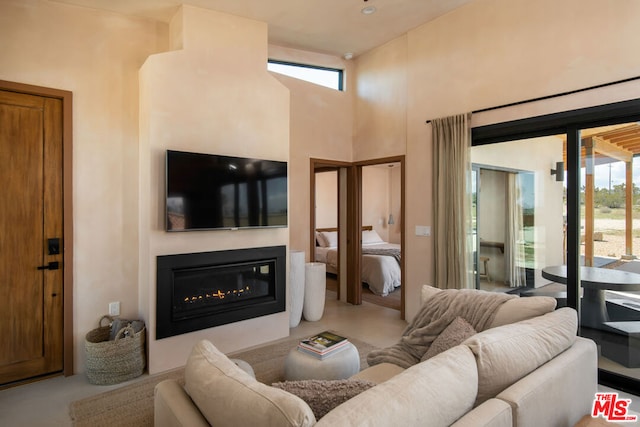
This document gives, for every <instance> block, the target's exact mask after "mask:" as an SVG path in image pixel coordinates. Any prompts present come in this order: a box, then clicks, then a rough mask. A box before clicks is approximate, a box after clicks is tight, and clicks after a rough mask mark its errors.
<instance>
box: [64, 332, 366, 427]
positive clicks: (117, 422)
mask: <svg viewBox="0 0 640 427" xmlns="http://www.w3.org/2000/svg"><path fill="white" fill-rule="evenodd" d="M318 332H320V331H318ZM298 341H299V339H297V338H285V339H282V340H278V341H277V342H275V343H272V344H268V345H265V346H261V347H257V348H254V349H251V350H246V351H242V352H238V353H233V354H230V355H229V357H232V358H237V359H241V360H244V361H245V362H247V363H249V364H250V365H251V367H252V368H253V370H254V372H255V374H256V379H257V380H258V381H260V382H262V383H265V384H271V383H274V382H278V381H283V379H284V359H285V357H286V356H287V354H288V353H289V350H291V349H292V348H294V347H295V346H296V345H297V344H298ZM349 341H351V342H352V343H353V345H355V346H356V348H357V349H358V352H359V353H360V369H364V368H366V367H367V366H368V365H367V354H368V353H369V352H370V351H371V350H374V349H375V348H376V347H374V346H372V345H371V344H368V343H365V342H363V341H360V340H358V339H355V338H351V337H349ZM166 379H175V380H177V381H178V382H180V383H184V368H178V369H174V370H171V371H168V372H163V373H161V374H156V375H152V376H149V377H146V378H143V379H140V380H139V381H136V382H135V383H133V384H128V385H126V386H123V387H121V388H119V389H116V390H111V391H108V392H105V393H102V394H99V395H96V396H92V397H88V398H85V399H81V400H77V401H75V402H72V403H71V404H70V405H69V414H70V416H71V420H72V422H73V425H74V426H76V427H85V426H87V427H102V426H109V427H112V426H123V427H128V426H131V427H141V426H153V389H154V387H155V386H156V384H158V383H159V382H160V381H163V380H166Z"/></svg>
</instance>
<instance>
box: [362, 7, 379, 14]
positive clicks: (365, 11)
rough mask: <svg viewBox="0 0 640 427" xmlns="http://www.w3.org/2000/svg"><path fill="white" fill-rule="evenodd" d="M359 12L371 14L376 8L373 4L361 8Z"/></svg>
mask: <svg viewBox="0 0 640 427" xmlns="http://www.w3.org/2000/svg"><path fill="white" fill-rule="evenodd" d="M360 12H362V13H363V14H364V15H371V14H373V13H375V12H376V8H375V7H373V6H367V7H365V8H362V10H361V11H360Z"/></svg>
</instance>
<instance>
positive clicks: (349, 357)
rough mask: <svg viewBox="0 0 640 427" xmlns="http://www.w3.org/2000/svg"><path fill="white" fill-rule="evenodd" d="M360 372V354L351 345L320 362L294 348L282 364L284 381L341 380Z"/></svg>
mask: <svg viewBox="0 0 640 427" xmlns="http://www.w3.org/2000/svg"><path fill="white" fill-rule="evenodd" d="M358 372H360V354H359V353H358V349H357V348H356V347H355V346H354V345H353V344H351V343H348V344H346V345H345V348H344V349H342V350H340V351H339V352H337V353H336V354H332V355H330V356H329V357H327V358H325V359H323V360H320V359H318V358H316V357H314V356H311V355H308V354H305V353H303V352H301V351H298V349H297V348H294V349H293V350H291V351H290V352H289V354H288V355H287V358H286V359H285V362H284V378H285V380H289V381H293V380H342V379H345V378H349V377H350V376H352V375H355V374H357V373H358Z"/></svg>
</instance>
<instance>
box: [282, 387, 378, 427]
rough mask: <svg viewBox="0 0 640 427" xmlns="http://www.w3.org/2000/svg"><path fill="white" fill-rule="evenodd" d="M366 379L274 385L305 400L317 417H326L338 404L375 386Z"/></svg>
mask: <svg viewBox="0 0 640 427" xmlns="http://www.w3.org/2000/svg"><path fill="white" fill-rule="evenodd" d="M375 385H376V383H374V382H371V381H364V380H351V379H347V380H299V381H283V382H279V383H274V384H272V386H273V387H276V388H279V389H282V390H286V391H288V392H289V393H292V394H295V395H296V396H298V397H299V398H301V399H302V400H304V401H305V402H306V403H307V404H308V405H309V407H310V408H311V410H312V411H313V414H314V415H315V417H316V419H317V420H319V419H320V418H322V417H324V416H325V414H326V413H327V412H329V411H331V410H332V409H333V408H335V407H336V406H338V405H340V404H341V403H343V402H346V401H347V400H349V399H351V398H352V397H354V396H356V395H358V394H360V393H362V392H363V391H365V390H368V389H370V388H371V387H373V386H375Z"/></svg>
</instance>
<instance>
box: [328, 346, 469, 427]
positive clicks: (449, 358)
mask: <svg viewBox="0 0 640 427" xmlns="http://www.w3.org/2000/svg"><path fill="white" fill-rule="evenodd" d="M477 378H478V371H477V369H476V362H475V359H474V357H473V353H471V351H470V350H469V348H468V347H466V346H462V345H459V346H456V347H454V348H452V349H449V350H447V351H445V352H443V353H440V354H439V355H437V356H435V357H432V358H431V359H429V360H427V361H425V362H422V363H418V364H417V365H414V366H412V367H410V368H408V369H406V370H405V371H403V372H401V373H400V374H398V375H396V376H395V377H393V378H391V379H390V380H388V381H385V382H383V383H381V384H378V385H377V386H375V387H372V388H370V389H369V390H367V391H365V392H363V393H360V394H359V395H357V396H355V397H354V398H352V399H349V400H348V401H346V402H345V403H343V404H342V405H340V406H338V407H337V408H335V409H334V410H333V411H331V412H329V413H328V414H327V415H325V416H324V417H323V418H321V419H320V420H319V421H318V424H317V426H318V427H322V426H331V427H333V426H336V425H343V426H357V425H367V426H369V427H375V426H380V427H388V426H403V427H412V426H424V425H426V424H428V425H429V426H431V427H440V426H443V427H444V426H449V425H451V424H452V423H453V422H454V421H455V420H457V419H458V418H460V417H461V416H462V415H463V414H465V413H467V412H468V411H469V410H471V408H472V407H473V402H474V400H475V398H476V391H477V387H478V383H477Z"/></svg>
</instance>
